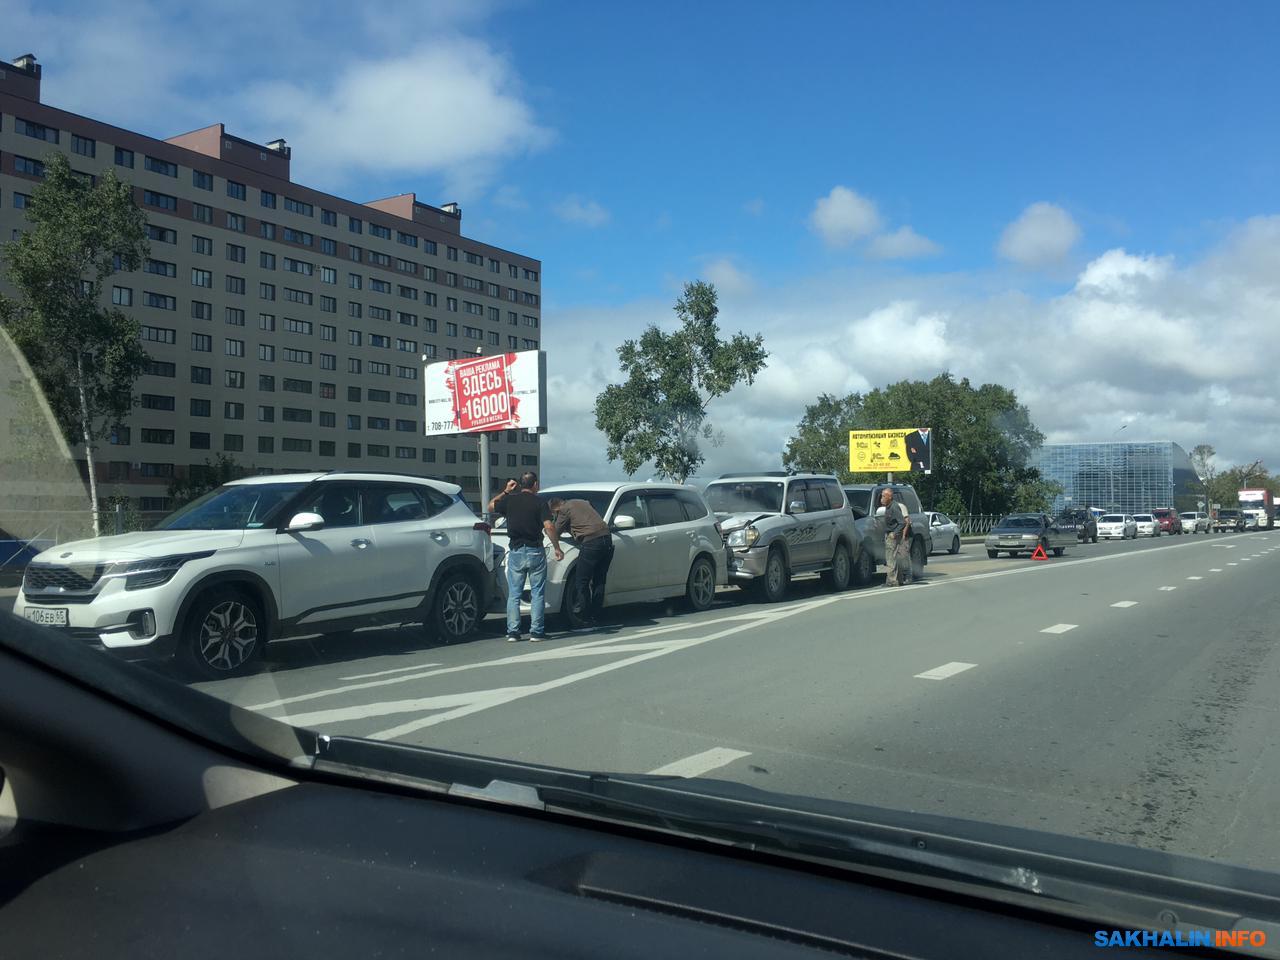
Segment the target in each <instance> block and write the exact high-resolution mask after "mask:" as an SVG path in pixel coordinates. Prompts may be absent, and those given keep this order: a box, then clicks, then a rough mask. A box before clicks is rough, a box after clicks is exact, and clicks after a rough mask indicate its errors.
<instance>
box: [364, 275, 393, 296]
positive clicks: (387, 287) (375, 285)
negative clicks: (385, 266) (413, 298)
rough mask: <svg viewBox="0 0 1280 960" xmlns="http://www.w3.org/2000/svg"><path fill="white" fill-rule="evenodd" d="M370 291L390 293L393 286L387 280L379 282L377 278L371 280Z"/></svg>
mask: <svg viewBox="0 0 1280 960" xmlns="http://www.w3.org/2000/svg"><path fill="white" fill-rule="evenodd" d="M369 289H370V290H372V291H373V292H374V293H390V292H391V284H389V283H387V281H385V280H379V279H378V278H377V277H370V278H369Z"/></svg>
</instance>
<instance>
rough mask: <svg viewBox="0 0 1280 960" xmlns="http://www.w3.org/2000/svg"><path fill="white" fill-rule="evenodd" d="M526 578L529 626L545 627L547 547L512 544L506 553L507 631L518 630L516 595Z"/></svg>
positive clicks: (539, 629) (512, 633)
mask: <svg viewBox="0 0 1280 960" xmlns="http://www.w3.org/2000/svg"><path fill="white" fill-rule="evenodd" d="M526 577H528V578H529V598H530V604H529V606H530V610H529V620H530V623H529V629H530V630H531V631H532V632H533V633H543V632H545V631H546V627H547V624H546V605H547V602H546V595H547V551H546V550H545V549H544V548H542V547H540V546H538V547H516V548H515V549H514V550H511V551H509V552H508V553H507V635H508V636H518V635H519V633H520V596H521V595H522V594H523V593H524V581H525V578H526Z"/></svg>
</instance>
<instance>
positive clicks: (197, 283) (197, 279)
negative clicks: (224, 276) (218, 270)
mask: <svg viewBox="0 0 1280 960" xmlns="http://www.w3.org/2000/svg"><path fill="white" fill-rule="evenodd" d="M191 285H192V286H193V287H208V288H210V289H212V288H213V271H211V270H201V269H200V268H199V267H192V268H191Z"/></svg>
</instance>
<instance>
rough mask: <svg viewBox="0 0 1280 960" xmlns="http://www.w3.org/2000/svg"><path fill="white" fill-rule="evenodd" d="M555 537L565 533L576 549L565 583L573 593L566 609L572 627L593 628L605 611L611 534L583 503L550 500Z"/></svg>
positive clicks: (611, 556) (559, 499)
mask: <svg viewBox="0 0 1280 960" xmlns="http://www.w3.org/2000/svg"><path fill="white" fill-rule="evenodd" d="M547 506H548V507H550V508H551V521H552V523H553V524H554V525H555V530H556V536H557V537H558V536H559V535H560V534H562V533H564V532H566V531H568V533H569V535H570V536H571V537H573V542H574V544H575V545H576V546H577V548H578V559H577V562H576V563H574V565H573V576H572V578H571V580H570V582H569V584H568V587H569V589H570V590H572V591H573V593H572V594H571V595H570V600H571V603H570V605H569V607H568V610H569V616H570V620H571V622H573V623H574V624H575V625H582V626H595V625H596V624H597V623H598V622H599V617H600V611H601V610H602V609H603V608H604V584H605V578H606V577H608V575H609V564H610V563H612V562H613V534H612V533H610V532H609V525H608V524H607V523H605V522H604V518H603V517H601V516H600V514H598V513H597V512H596V510H595V508H594V507H593V506H591V504H589V503H587V501H585V500H562V499H561V498H559V497H553V498H552V499H551V501H550V502H549V503H548V504H547Z"/></svg>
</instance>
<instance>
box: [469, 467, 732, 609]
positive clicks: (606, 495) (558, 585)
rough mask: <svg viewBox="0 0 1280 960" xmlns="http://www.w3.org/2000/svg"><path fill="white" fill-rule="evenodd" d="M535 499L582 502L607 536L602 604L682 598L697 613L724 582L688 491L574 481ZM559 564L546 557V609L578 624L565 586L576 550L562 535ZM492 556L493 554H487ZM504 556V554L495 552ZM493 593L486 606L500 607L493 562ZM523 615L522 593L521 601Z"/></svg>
mask: <svg viewBox="0 0 1280 960" xmlns="http://www.w3.org/2000/svg"><path fill="white" fill-rule="evenodd" d="M538 496H540V497H541V498H542V499H543V500H550V499H551V498H552V497H559V498H560V499H562V500H585V501H587V502H588V503H589V504H591V506H592V507H594V508H595V511H596V512H597V513H598V514H600V516H601V517H603V518H604V520H605V522H606V523H608V524H609V528H610V530H611V531H612V532H613V562H612V563H611V564H610V565H609V574H608V577H607V578H606V580H605V594H604V605H605V606H606V607H612V606H618V605H620V604H624V603H644V602H647V601H652V600H665V599H668V598H670V597H684V598H685V600H686V601H687V603H688V605H689V607H690V608H692V609H694V610H705V609H706V608H707V607H709V606H711V604H712V601H714V599H715V592H716V587H718V586H723V585H724V584H725V583H727V582H728V576H729V573H728V571H729V567H728V558H727V555H726V553H725V545H724V538H723V536H722V535H721V532H720V527H719V525H718V524H717V523H716V518H715V515H714V514H712V513H711V511H710V510H709V509H707V503H706V501H705V500H704V499H703V498H702V494H700V493H699V492H698V491H697V490H696V489H694V488H693V487H689V486H682V485H680V484H675V483H580V484H573V485H567V486H557V487H543V488H542V489H541V490H540V491H539V492H538ZM493 538H494V542H495V546H496V547H498V546H500V547H505V546H506V540H507V534H506V530H505V528H504V525H503V523H502V522H501V521H498V522H497V523H496V524H495V526H494V530H493ZM561 549H562V550H563V551H564V559H563V560H556V559H555V557H554V556H548V558H547V564H548V567H547V587H546V610H547V612H548V613H560V614H562V615H563V616H564V618H565V620H566V622H567V623H568V624H569V625H570V626H578V618H577V616H576V615H575V610H578V609H581V604H580V603H579V602H578V598H577V597H576V596H574V595H573V594H574V590H573V589H572V586H571V584H572V574H573V564H574V561H575V560H576V559H577V555H578V551H577V549H576V548H575V547H574V546H573V542H572V541H571V540H570V539H569V537H568V535H565V537H564V538H562V543H561ZM494 552H495V553H498V550H496V549H495V551H494ZM503 557H505V550H504V551H503ZM497 567H498V575H497V582H498V588H497V592H496V594H495V596H494V604H493V609H494V610H495V611H496V610H499V609H505V604H506V591H507V577H506V565H505V560H504V559H502V558H500V559H499V561H498V563H497ZM521 607H522V609H523V610H524V611H525V612H526V613H527V612H528V588H526V589H525V596H524V597H523V598H522V604H521Z"/></svg>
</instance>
